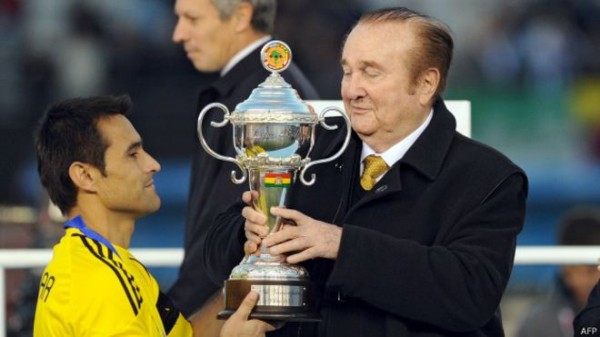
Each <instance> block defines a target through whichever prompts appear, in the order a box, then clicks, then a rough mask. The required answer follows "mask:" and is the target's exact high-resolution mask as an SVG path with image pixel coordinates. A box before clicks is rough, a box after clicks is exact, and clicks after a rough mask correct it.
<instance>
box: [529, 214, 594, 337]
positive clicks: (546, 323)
mask: <svg viewBox="0 0 600 337" xmlns="http://www.w3.org/2000/svg"><path fill="white" fill-rule="evenodd" d="M557 241H558V242H557V244H558V245H561V246H595V245H600V209H597V208H594V207H576V208H574V209H571V210H570V211H568V212H567V213H566V214H565V215H564V217H563V218H562V219H561V221H560V224H559V228H558V236H557ZM599 276H600V272H599V271H598V269H597V268H596V266H595V265H567V266H561V267H560V271H559V274H558V277H557V280H556V283H555V285H554V288H553V289H552V290H551V292H550V293H549V294H548V295H547V296H546V297H545V298H544V299H542V300H541V301H539V302H538V303H536V304H534V306H533V307H532V309H531V311H530V312H529V314H527V316H525V318H524V319H523V321H522V322H521V323H520V326H519V328H518V330H517V337H538V336H544V337H571V336H573V319H574V318H575V315H576V314H577V313H578V312H579V311H581V309H582V308H583V307H584V306H585V304H586V302H587V299H588V296H589V294H590V291H591V290H592V288H593V287H594V285H595V284H596V282H597V281H598V277H599Z"/></svg>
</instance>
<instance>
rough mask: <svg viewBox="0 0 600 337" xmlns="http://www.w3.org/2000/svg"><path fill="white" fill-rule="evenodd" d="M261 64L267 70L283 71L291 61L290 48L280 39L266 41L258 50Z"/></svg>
mask: <svg viewBox="0 0 600 337" xmlns="http://www.w3.org/2000/svg"><path fill="white" fill-rule="evenodd" d="M260 58H261V59H262V62H263V66H264V67H265V69H267V70H268V71H275V72H281V71H284V70H285V69H286V68H287V67H288V66H289V65H290V61H292V50H291V49H290V47H289V46H288V45H287V44H285V43H284V42H282V41H277V40H274V41H270V42H267V44H265V45H264V46H263V48H262V50H261V51H260Z"/></svg>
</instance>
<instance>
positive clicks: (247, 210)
mask: <svg viewBox="0 0 600 337" xmlns="http://www.w3.org/2000/svg"><path fill="white" fill-rule="evenodd" d="M253 198H258V193H257V192H256V191H247V192H244V194H243V195H242V200H243V201H244V202H245V203H246V204H247V205H248V206H246V207H244V209H243V210H242V216H243V217H244V218H245V219H246V222H245V224H244V233H245V235H246V242H245V243H244V252H245V253H246V255H251V254H257V253H259V250H258V247H260V244H261V242H262V239H263V238H264V237H265V236H267V234H268V233H269V229H268V227H267V217H266V216H265V215H264V214H262V213H261V212H260V211H257V210H255V209H254V208H253V207H252V199H253Z"/></svg>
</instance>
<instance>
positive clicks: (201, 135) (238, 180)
mask: <svg viewBox="0 0 600 337" xmlns="http://www.w3.org/2000/svg"><path fill="white" fill-rule="evenodd" d="M212 108H217V109H221V110H222V111H223V112H224V113H225V115H224V116H223V120H222V121H220V122H216V121H213V122H211V123H210V125H211V126H212V127H215V128H222V127H224V126H225V125H227V123H228V122H229V116H230V114H229V110H228V109H227V107H226V106H225V105H223V104H221V103H210V104H209V105H207V106H205V107H204V109H202V111H200V115H198V126H197V131H198V139H200V145H202V147H203V148H204V150H205V151H206V152H208V154H210V155H211V156H213V157H215V158H217V159H219V160H223V161H228V162H230V163H234V164H236V165H237V166H238V167H239V168H240V170H241V171H242V177H241V178H238V177H237V175H236V172H235V170H233V171H231V181H233V182H234V183H235V184H241V183H243V182H244V181H246V178H247V176H248V174H247V173H246V170H244V168H243V167H242V166H241V165H240V163H239V162H238V161H237V160H236V159H235V158H233V157H227V156H223V155H220V154H218V153H216V152H215V151H213V149H211V148H210V146H208V144H207V143H206V140H205V139H204V133H203V132H202V122H203V120H204V116H205V115H206V113H207V112H208V111H209V110H210V109H212Z"/></svg>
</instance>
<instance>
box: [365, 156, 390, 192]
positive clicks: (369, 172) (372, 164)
mask: <svg viewBox="0 0 600 337" xmlns="http://www.w3.org/2000/svg"><path fill="white" fill-rule="evenodd" d="M363 163H364V165H365V168H364V170H363V174H362V176H361V177H360V186H362V188H364V189H365V191H370V190H371V189H372V188H373V186H375V184H376V183H377V178H379V177H380V176H381V175H382V174H384V173H385V171H387V170H388V169H389V168H390V167H389V166H388V165H387V164H386V163H385V160H383V158H381V157H380V156H376V155H374V154H372V155H368V156H367V157H366V158H365V159H364V160H363Z"/></svg>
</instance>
